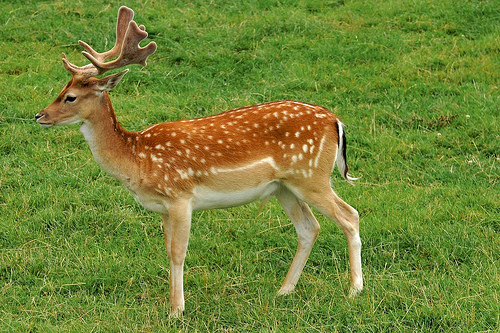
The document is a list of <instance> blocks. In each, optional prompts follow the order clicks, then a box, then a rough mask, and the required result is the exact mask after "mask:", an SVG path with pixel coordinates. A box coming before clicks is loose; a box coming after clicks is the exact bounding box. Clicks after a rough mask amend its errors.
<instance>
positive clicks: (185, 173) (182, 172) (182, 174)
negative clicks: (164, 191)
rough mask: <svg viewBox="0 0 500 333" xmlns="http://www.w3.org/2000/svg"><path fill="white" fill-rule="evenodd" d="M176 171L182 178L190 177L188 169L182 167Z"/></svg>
mask: <svg viewBox="0 0 500 333" xmlns="http://www.w3.org/2000/svg"><path fill="white" fill-rule="evenodd" d="M176 171H177V172H178V173H179V175H180V176H181V179H189V175H188V173H187V172H186V171H184V170H180V169H177V170H176Z"/></svg>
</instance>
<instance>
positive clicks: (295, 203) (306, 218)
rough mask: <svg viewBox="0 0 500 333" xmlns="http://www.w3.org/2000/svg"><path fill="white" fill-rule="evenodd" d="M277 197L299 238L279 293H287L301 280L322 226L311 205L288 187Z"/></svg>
mask: <svg viewBox="0 0 500 333" xmlns="http://www.w3.org/2000/svg"><path fill="white" fill-rule="evenodd" d="M276 197H277V198H278V200H279V202H280V204H281V206H282V207H283V209H284V210H285V213H286V214H287V215H288V217H289V218H290V220H291V221H292V223H293V225H294V226H295V230H296V231H297V236H298V238H299V243H298V247H297V252H296V254H295V257H294V258H293V262H292V265H291V266H290V269H289V270H288V274H287V275H286V278H285V281H284V282H283V285H282V286H281V289H280V290H279V291H278V295H286V294H289V293H291V292H292V291H293V290H294V289H295V285H297V282H298V281H299V277H300V275H301V274H302V270H303V269H304V266H305V264H306V262H307V259H308V258H309V254H310V253H311V250H312V247H313V245H314V242H315V240H316V238H317V237H318V234H319V230H320V226H319V223H318V221H317V220H316V218H315V217H314V215H313V213H312V212H311V209H310V208H309V206H307V204H306V203H304V202H302V201H300V200H299V199H298V198H297V197H296V196H295V195H294V194H293V193H292V192H290V191H289V190H288V189H282V190H281V191H280V192H279V193H278V194H277V195H276Z"/></svg>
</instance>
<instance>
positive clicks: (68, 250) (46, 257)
mask: <svg viewBox="0 0 500 333" xmlns="http://www.w3.org/2000/svg"><path fill="white" fill-rule="evenodd" d="M0 4H1V6H2V10H1V11H0V27H1V28H0V48H1V50H2V60H1V61H0V90H1V93H0V216H1V219H0V331H6V332H51V331H53V332H160V331H162V332H168V331H172V332H173V331H181V332H188V331H189V332H197V331H199V332H205V331H209V332H245V331H264V332H265V331H277V332H285V331H296V332H299V331H300V332H336V331H337V332H387V331H391V332H429V331H433V332H449V331H450V332H494V331H495V332H496V331H498V330H500V303H499V302H500V262H499V257H500V185H499V181H500V179H499V178H500V167H499V165H500V122H499V118H500V111H499V97H500V91H499V85H500V25H499V22H500V3H499V1H498V0H484V1H478V0H470V1H463V0H458V1H451V0H435V1H421V0H389V1H375V0H368V1H344V0H325V1H320V0H295V1H274V0H249V1H240V0H231V1H223V0H221V1H216V0H214V1H202V0H199V1H173V0H172V1H127V2H126V3H123V2H117V1H114V0H113V1H108V2H105V3H103V2H101V1H90V0H77V1H73V2H71V4H68V2H67V1H61V0H55V1H29V0H28V1H25V2H19V1H12V0H11V1H7V0H0ZM121 4H127V5H128V6H129V7H131V8H133V9H134V10H135V11H136V20H137V22H139V23H140V24H145V25H146V27H147V30H148V31H149V32H150V38H149V39H148V40H154V41H156V43H157V44H158V51H157V52H156V53H155V54H154V55H153V56H152V57H151V58H150V59H149V61H148V62H149V64H148V66H147V67H145V68H142V69H141V68H140V67H138V66H135V67H131V72H130V73H129V74H127V76H126V77H125V78H124V80H123V81H122V82H121V83H120V85H119V86H118V87H117V88H116V89H115V90H113V92H112V93H111V99H112V101H113V104H114V106H115V109H116V111H117V115H118V119H119V120H120V122H121V123H122V125H123V126H124V127H125V128H126V129H129V130H139V129H142V128H144V127H146V126H148V125H150V124H153V123H155V122H161V121H168V120H174V119H181V118H190V117H196V116H203V115H210V114H215V113H218V112H221V111H224V110H227V109H230V108H234V107H239V106H243V105H248V104H253V103H259V102H265V101H272V100H278V99H295V100H300V101H303V102H308V103H314V104H320V105H323V106H326V107H328V108H329V109H331V110H332V112H335V113H336V114H338V115H339V116H340V117H341V119H342V120H343V122H344V123H345V124H346V125H347V127H346V131H347V138H348V142H349V146H348V159H349V162H350V168H351V173H352V174H353V175H354V176H357V177H361V179H360V180H359V181H358V182H357V186H354V187H352V186H349V185H348V184H346V183H345V182H344V181H342V180H341V177H339V175H338V173H337V172H335V173H334V174H333V175H332V183H333V184H334V187H335V189H336V192H337V193H338V194H339V195H340V196H341V197H342V198H344V199H345V200H346V201H347V202H349V203H350V204H351V205H352V206H354V207H355V208H356V209H358V210H359V212H360V215H361V237H362V241H363V250H362V255H363V268H364V273H365V290H364V291H363V293H362V294H361V295H360V296H359V297H357V298H355V299H349V298H348V288H349V282H348V260H347V245H346V241H345V238H344V237H343V235H342V233H341V231H340V230H339V229H338V228H337V227H336V225H335V224H334V223H331V222H330V221H329V220H327V219H325V218H323V217H322V216H320V215H318V218H319V221H320V223H321V225H322V231H321V233H320V236H319V238H318V240H317V242H316V244H315V247H314V249H313V252H312V254H311V257H310V259H309V261H308V263H307V265H306V267H305V269H304V273H303V275H302V277H301V279H300V281H299V284H298V286H297V288H296V291H295V292H294V293H293V294H291V295H289V296H284V297H277V296H276V292H277V290H278V289H279V287H280V284H281V282H282V280H283V279H284V277H285V275H286V272H287V269H288V267H289V264H290V263H291V260H292V257H293V255H294V253H295V249H296V244H297V241H296V235H295V231H294V229H293V226H292V225H291V224H290V222H289V221H288V219H287V218H286V216H285V214H284V213H283V212H282V211H281V209H280V208H279V205H278V204H277V202H275V201H271V202H269V203H268V204H267V205H266V206H264V208H263V209H262V210H260V211H259V209H258V205H259V204H258V203H255V204H251V205H248V206H244V207H239V208H233V209H227V210H217V211H204V212H197V213H195V214H194V216H193V227H192V233H191V240H190V248H189V251H188V256H187V259H186V267H185V271H186V277H185V288H186V313H185V316H184V317H183V318H181V319H178V320H172V319H170V318H169V316H168V313H169V307H168V294H169V286H168V274H169V267H168V260H167V258H166V253H165V250H164V245H163V232H162V229H161V225H160V224H161V223H160V221H161V219H160V217H159V216H158V215H157V214H153V213H150V212H148V211H146V210H144V209H143V208H142V207H140V206H139V205H138V204H137V203H136V202H135V201H134V199H133V198H132V196H131V195H130V194H129V193H128V192H127V191H126V189H124V188H123V187H122V186H121V185H120V184H119V183H117V182H116V181H114V180H113V179H111V177H109V176H108V175H107V174H105V173H104V171H102V170H101V169H100V168H99V166H98V165H97V163H96V162H95V161H94V160H93V158H92V155H91V153H90V150H89V148H88V145H87V143H86V142H85V140H84V139H83V136H82V135H81V134H80V132H79V131H78V126H75V125H73V126H69V127H64V128H51V129H48V130H46V129H42V128H41V127H40V126H39V125H37V124H36V123H35V122H34V115H35V114H36V113H37V112H38V111H39V110H41V109H42V108H43V107H45V106H47V105H48V104H49V103H50V102H52V100H53V99H54V98H55V97H56V96H57V94H58V93H59V91H60V90H61V89H62V88H63V87H64V85H65V84H66V83H67V81H68V80H69V75H68V73H67V72H66V71H65V70H64V68H63V66H62V63H61V60H60V58H61V52H65V53H66V54H67V55H68V58H69V59H70V61H72V62H74V63H76V64H79V65H83V64H84V63H85V61H86V59H84V57H83V56H82V55H81V53H80V52H81V48H80V47H79V46H78V44H77V41H78V39H82V40H85V41H87V42H89V43H90V44H91V45H93V46H95V48H96V49H98V50H104V49H106V48H110V47H111V46H112V44H113V43H114V24H115V19H116V12H117V10H118V8H119V6H120V5H121Z"/></svg>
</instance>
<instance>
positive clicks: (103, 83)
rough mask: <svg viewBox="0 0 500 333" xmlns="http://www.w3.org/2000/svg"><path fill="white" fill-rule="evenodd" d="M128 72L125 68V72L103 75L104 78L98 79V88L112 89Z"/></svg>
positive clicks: (103, 89)
mask: <svg viewBox="0 0 500 333" xmlns="http://www.w3.org/2000/svg"><path fill="white" fill-rule="evenodd" d="M127 72H128V69H126V70H124V71H123V72H120V73H116V74H113V75H109V76H106V77H103V78H102V79H99V80H98V81H97V84H96V88H97V90H100V91H110V90H111V89H113V88H114V87H116V85H117V84H118V82H120V80H121V79H122V77H123V76H124V75H125V74H127Z"/></svg>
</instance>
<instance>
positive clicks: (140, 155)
mask: <svg viewBox="0 0 500 333" xmlns="http://www.w3.org/2000/svg"><path fill="white" fill-rule="evenodd" d="M137 156H139V158H146V154H144V153H139V154H138V155H137Z"/></svg>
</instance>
